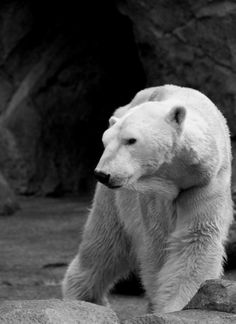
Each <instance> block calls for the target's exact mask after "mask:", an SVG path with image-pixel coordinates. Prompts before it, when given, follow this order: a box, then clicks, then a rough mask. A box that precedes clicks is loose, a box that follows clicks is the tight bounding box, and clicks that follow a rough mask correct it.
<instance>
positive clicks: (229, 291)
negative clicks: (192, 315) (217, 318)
mask: <svg viewBox="0 0 236 324" xmlns="http://www.w3.org/2000/svg"><path fill="white" fill-rule="evenodd" d="M185 309H207V310H215V311H220V312H227V313H235V314H236V282H235V281H230V280H221V279H218V280H207V281H206V282H205V283H203V284H202V285H201V287H200V289H199V290H198V292H197V293H196V294H195V296H194V297H193V298H192V299H191V301H190V302H189V303H188V305H187V306H186V307H185Z"/></svg>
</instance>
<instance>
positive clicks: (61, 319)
mask: <svg viewBox="0 0 236 324" xmlns="http://www.w3.org/2000/svg"><path fill="white" fill-rule="evenodd" d="M0 323H1V324H118V323H119V320H118V318H117V316H116V315H115V313H114V312H113V311H112V310H111V309H109V308H107V307H103V306H98V305H95V304H91V303H86V302H78V301H61V300H58V299H51V300H27V301H5V302H2V303H0Z"/></svg>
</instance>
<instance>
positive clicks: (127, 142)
mask: <svg viewBox="0 0 236 324" xmlns="http://www.w3.org/2000/svg"><path fill="white" fill-rule="evenodd" d="M136 142H137V140H136V138H128V139H127V140H125V144H126V145H133V144H134V143H136Z"/></svg>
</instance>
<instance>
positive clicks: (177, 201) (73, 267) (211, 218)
mask: <svg viewBox="0 0 236 324" xmlns="http://www.w3.org/2000/svg"><path fill="white" fill-rule="evenodd" d="M102 140H103V143H104V148H105V149H104V153H103V154H102V156H101V159H100V161H99V163H98V165H97V167H96V170H95V175H96V177H97V179H98V180H99V182H100V183H98V184H97V187H96V192H95V196H94V200H93V205H92V209H91V211H90V214H89V216H88V220H87V223H86V225H85V228H84V233H83V237H82V242H81V244H80V247H79V252H78V255H77V256H76V257H75V258H74V260H73V261H72V262H71V264H70V265H69V267H68V269H67V272H66V274H65V278H64V280H63V295H64V297H65V298H71V299H79V300H85V301H90V302H94V303H97V304H105V303H106V294H107V293H108V292H109V289H110V288H111V287H112V286H113V285H114V283H115V282H117V280H119V279H120V278H122V277H125V276H127V275H128V274H129V273H130V271H136V270H137V269H138V271H139V273H140V276H141V279H142V283H143V286H144V288H145V290H146V295H147V298H148V300H149V301H150V305H151V308H152V311H153V312H155V313H156V312H163V313H166V312H173V311H178V310H181V309H182V308H183V307H184V306H185V305H186V304H187V303H188V302H189V301H190V299H191V298H192V297H193V295H194V294H195V293H196V291H197V290H198V288H199V286H200V285H201V283H202V282H204V281H205V280H207V279H213V278H219V277H220V276H221V274H222V263H223V259H224V242H225V240H226V238H227V233H228V229H229V226H230V223H231V221H232V215H233V213H232V200H231V189H230V186H231V147H230V137H229V131H228V127H227V125H226V122H225V119H224V117H223V116H222V114H221V113H220V111H219V110H218V109H217V108H216V106H215V105H214V104H213V103H212V102H211V101H210V99H208V98H207V97H206V96H205V95H203V94H202V93H200V92H199V91H197V90H194V89H190V88H184V87H178V86H174V85H164V86H160V87H154V88H148V89H145V90H143V91H141V92H139V93H138V94H137V95H136V96H135V97H134V99H133V100H132V101H131V102H130V103H129V104H128V105H126V106H124V107H121V108H119V109H117V110H116V111H115V113H114V115H113V116H112V117H111V118H110V127H109V128H108V129H107V130H106V131H105V133H104V135H103V139H102Z"/></svg>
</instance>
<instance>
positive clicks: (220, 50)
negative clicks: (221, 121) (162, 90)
mask: <svg viewBox="0 0 236 324" xmlns="http://www.w3.org/2000/svg"><path fill="white" fill-rule="evenodd" d="M119 9H120V11H121V12H123V14H125V15H127V16H128V17H129V18H130V20H131V21H132V23H133V28H134V34H135V42H136V44H137V47H138V51H139V55H140V60H141V62H142V65H143V67H144V70H145V75H146V77H147V85H150V86H152V85H156V84H158V85H159V84H164V83H173V84H178V85H183V86H186V85H187V86H190V87H193V88H196V89H198V90H200V91H202V92H203V93H205V94H207V95H208V96H209V97H210V98H211V99H212V100H213V101H214V102H215V103H216V104H217V105H218V106H219V108H220V109H221V110H222V111H223V113H224V115H225V116H226V118H227V120H228V123H229V125H230V129H231V132H232V136H235V135H236V87H235V84H236V33H235V26H236V3H235V1H219V0H200V1H194V0H178V1H169V0H158V1H153V0H147V1H136V0H126V1H122V2H120V5H119Z"/></svg>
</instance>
